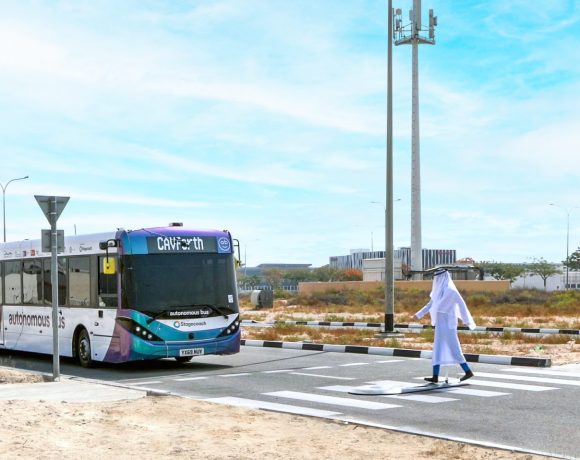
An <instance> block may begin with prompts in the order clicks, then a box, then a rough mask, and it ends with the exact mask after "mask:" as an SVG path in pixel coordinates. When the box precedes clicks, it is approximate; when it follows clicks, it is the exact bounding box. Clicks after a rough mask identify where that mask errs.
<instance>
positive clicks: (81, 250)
mask: <svg viewBox="0 0 580 460" xmlns="http://www.w3.org/2000/svg"><path fill="white" fill-rule="evenodd" d="M92 250H93V247H92V246H85V245H84V244H83V243H81V244H80V246H79V252H83V251H92Z"/></svg>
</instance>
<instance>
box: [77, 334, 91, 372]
mask: <svg viewBox="0 0 580 460" xmlns="http://www.w3.org/2000/svg"><path fill="white" fill-rule="evenodd" d="M76 351H77V359H78V361H79V364H80V365H81V366H82V367H91V366H92V365H93V360H92V358H91V339H90V337H89V333H88V332H87V330H86V329H81V331H80V333H79V337H78V339H77V350H76Z"/></svg>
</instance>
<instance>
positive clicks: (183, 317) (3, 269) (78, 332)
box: [0, 224, 240, 367]
mask: <svg viewBox="0 0 580 460" xmlns="http://www.w3.org/2000/svg"><path fill="white" fill-rule="evenodd" d="M51 279H52V278H51V263H50V254H48V253H41V241H40V240H24V241H19V242H12V243H0V280H1V281H0V309H1V311H0V349H2V348H4V349H8V350H21V351H29V352H36V353H48V354H52V337H53V325H52V282H51ZM58 293H59V294H58V303H59V306H58V330H59V332H58V337H59V349H60V354H61V355H62V356H66V357H72V358H76V359H77V360H78V362H79V363H80V364H81V365H82V366H84V367H89V366H91V364H92V363H94V362H97V361H102V362H108V363H120V362H127V361H137V360H148V359H159V358H168V357H170V358H175V359H176V360H177V361H179V362H187V361H189V360H191V359H192V358H193V357H194V356H201V355H207V354H233V353H237V352H239V350H240V317H239V305H238V295H237V287H236V274H235V257H234V241H233V240H232V237H231V235H230V233H229V232H228V231H225V230H224V231H219V230H206V231H203V230H191V229H185V228H184V227H183V226H181V224H171V225H170V226H168V227H158V228H147V229H141V230H134V231H131V230H118V231H116V232H110V233H101V234H93V235H85V236H72V237H67V238H65V243H64V252H63V253H61V254H59V257H58Z"/></svg>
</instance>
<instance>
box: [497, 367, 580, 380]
mask: <svg viewBox="0 0 580 460" xmlns="http://www.w3.org/2000/svg"><path fill="white" fill-rule="evenodd" d="M502 372H517V373H518V374H541V375H553V376H556V377H570V378H580V372H566V371H557V370H544V369H524V368H521V369H520V368H518V369H516V368H510V369H502Z"/></svg>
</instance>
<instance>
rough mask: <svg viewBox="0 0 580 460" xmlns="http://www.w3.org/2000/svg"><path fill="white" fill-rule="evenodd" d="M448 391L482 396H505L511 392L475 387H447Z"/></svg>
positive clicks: (446, 390)
mask: <svg viewBox="0 0 580 460" xmlns="http://www.w3.org/2000/svg"><path fill="white" fill-rule="evenodd" d="M443 391H445V392H446V393H456V394H458V395H467V396H480V397H482V398H493V397H495V396H505V395H510V394H511V393H502V392H499V391H489V390H476V389H474V388H446V389H445V390H443Z"/></svg>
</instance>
